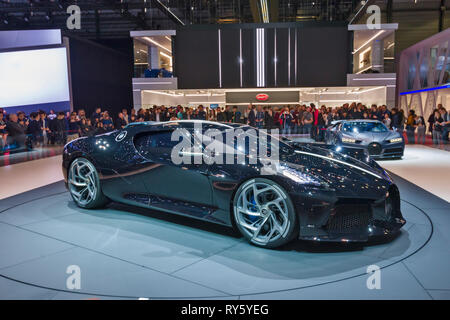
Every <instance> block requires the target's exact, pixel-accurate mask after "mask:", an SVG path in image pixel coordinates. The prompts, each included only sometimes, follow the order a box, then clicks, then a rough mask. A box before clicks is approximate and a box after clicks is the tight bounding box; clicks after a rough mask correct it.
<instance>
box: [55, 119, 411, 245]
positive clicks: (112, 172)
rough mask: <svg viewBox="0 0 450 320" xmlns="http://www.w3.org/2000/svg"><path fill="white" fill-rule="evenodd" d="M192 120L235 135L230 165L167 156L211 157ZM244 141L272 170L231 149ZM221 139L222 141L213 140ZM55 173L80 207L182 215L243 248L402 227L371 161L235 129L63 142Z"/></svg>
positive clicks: (138, 130) (165, 130)
mask: <svg viewBox="0 0 450 320" xmlns="http://www.w3.org/2000/svg"><path fill="white" fill-rule="evenodd" d="M199 124H200V125H201V126H202V130H208V129H213V130H216V132H218V134H219V135H227V134H228V133H230V132H232V133H233V134H234V138H233V140H231V142H230V143H227V144H226V145H224V148H223V149H222V150H224V152H223V155H225V154H226V155H231V157H227V160H229V158H230V159H231V160H232V161H224V162H221V161H212V162H211V161H210V162H208V161H184V162H181V163H178V162H175V161H174V160H173V155H174V154H178V155H183V156H184V157H187V158H188V159H190V158H189V157H196V156H201V157H202V159H205V160H206V159H208V157H213V156H217V154H214V153H211V152H207V151H208V150H207V146H205V142H204V140H202V139H199V136H200V137H202V134H203V133H200V134H199V132H198V130H197V129H196V128H198V125H199ZM177 129H182V130H184V132H186V134H185V137H188V139H191V142H192V143H193V145H195V144H196V143H197V146H198V149H192V148H188V147H183V148H181V149H179V145H180V141H179V139H174V138H173V134H174V132H176V130H177ZM248 137H253V138H255V139H257V143H258V144H256V145H258V146H259V142H261V141H266V142H267V143H268V150H269V153H267V155H269V154H270V155H273V154H272V153H271V152H275V151H274V150H275V148H277V150H278V151H277V153H278V159H277V160H278V161H274V162H273V163H272V164H273V166H271V167H270V168H271V170H268V171H267V170H266V171H265V169H267V162H266V161H265V160H267V159H266V158H264V157H261V156H258V157H256V158H254V157H253V154H254V151H255V149H254V145H251V144H250V143H247V142H245V143H244V144H243V145H242V144H239V143H237V141H238V140H239V139H242V138H243V139H244V141H247V140H245V139H249V138H248ZM261 139H263V140H261ZM221 141H228V140H226V139H216V140H215V142H217V143H219V144H220V143H223V142H221ZM241 141H242V140H241ZM248 141H249V140H248ZM223 144H225V143H223ZM242 146H244V147H242ZM259 148H260V147H259ZM174 150H178V151H174ZM192 150H194V151H195V152H193V151H192ZM219 150H220V149H219ZM258 150H259V149H258ZM62 169H63V174H64V177H65V182H66V186H67V188H68V190H69V192H70V194H71V196H72V198H73V201H74V202H75V203H76V204H77V205H78V206H79V207H81V208H87V209H94V208H101V207H103V206H105V205H106V204H107V203H108V202H110V201H115V202H120V203H125V204H128V205H134V206H140V207H144V208H149V209H156V210H160V211H164V212H167V213H168V214H179V215H183V216H189V217H192V218H196V219H201V220H204V221H209V222H214V223H218V224H222V225H226V226H230V227H235V228H236V229H237V230H239V231H240V232H241V233H242V235H243V236H244V237H245V238H246V239H247V240H248V241H249V242H251V243H252V244H254V245H257V246H261V247H266V248H276V247H279V246H281V245H284V244H286V243H288V242H290V241H291V240H293V239H304V240H313V241H336V242H337V241H339V242H353V241H354V242H366V241H368V240H369V239H371V238H373V237H377V236H381V237H387V236H390V235H395V234H397V233H398V232H399V230H400V228H401V227H402V226H403V225H404V224H405V220H404V218H403V216H402V213H401V211H400V194H399V191H398V188H397V186H396V185H395V184H394V183H393V181H392V180H391V178H390V177H389V175H388V174H387V172H386V171H385V170H383V169H382V168H381V167H380V166H379V165H378V164H376V163H375V161H373V159H370V158H369V157H367V159H365V160H363V161H361V160H357V159H355V158H353V157H350V156H347V155H344V154H341V153H338V152H335V151H334V150H329V149H325V148H319V147H315V146H309V145H301V144H295V145H293V144H289V143H285V142H283V141H280V140H278V139H277V138H276V137H273V136H270V135H267V134H266V135H264V133H263V132H262V131H260V130H257V129H255V128H252V127H249V126H246V125H240V124H228V123H227V124H225V123H218V122H210V121H200V120H184V121H169V122H157V123H148V122H142V123H134V124H129V125H128V126H126V127H125V128H124V129H123V130H116V131H112V132H109V133H106V134H102V135H97V136H91V137H82V138H78V139H76V140H73V141H71V142H70V143H68V144H67V145H66V146H65V147H64V152H63V162H62Z"/></svg>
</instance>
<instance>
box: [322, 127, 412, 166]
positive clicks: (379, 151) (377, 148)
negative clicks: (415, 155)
mask: <svg viewBox="0 0 450 320" xmlns="http://www.w3.org/2000/svg"><path fill="white" fill-rule="evenodd" d="M349 122H351V123H375V124H379V125H382V126H383V127H385V126H384V124H382V122H380V121H377V120H348V121H347V120H341V121H337V122H336V123H333V124H332V125H331V126H329V127H328V128H327V130H326V131H325V141H326V143H327V144H328V145H331V146H334V147H335V150H339V152H342V153H346V154H352V153H364V154H366V155H370V157H372V158H373V159H392V158H401V157H403V153H404V150H405V141H404V140H403V136H402V134H401V133H400V132H398V131H393V130H387V128H386V130H387V131H385V132H344V131H343V124H345V123H349ZM343 138H352V139H355V142H354V143H353V142H345V141H343ZM395 138H401V139H402V140H401V141H400V142H394V143H391V142H390V140H391V139H395Z"/></svg>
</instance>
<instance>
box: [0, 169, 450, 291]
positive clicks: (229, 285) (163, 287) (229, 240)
mask: <svg viewBox="0 0 450 320" xmlns="http://www.w3.org/2000/svg"><path fill="white" fill-rule="evenodd" d="M396 181H397V183H398V184H399V187H400V192H401V195H402V199H403V200H402V211H403V213H404V216H405V218H406V219H407V220H408V223H407V224H406V225H405V227H404V230H403V231H402V233H401V234H400V235H399V236H398V237H397V238H395V239H393V240H392V241H390V242H387V243H378V244H371V245H368V246H364V247H361V246H348V245H331V244H315V243H309V242H301V241H296V242H294V243H292V244H290V245H288V246H287V247H285V248H283V249H282V250H267V249H260V248H256V247H254V246H251V245H249V244H248V243H246V242H245V241H244V240H243V239H242V238H241V237H239V235H238V234H236V233H235V232H234V231H232V230H231V229H228V228H225V227H220V226H215V225H211V224H209V223H203V222H199V221H195V220H191V219H187V218H183V217H178V216H172V215H167V214H165V213H160V212H154V211H149V210H145V209H140V208H133V207H128V206H123V205H119V204H112V205H110V206H109V207H108V208H106V209H102V210H92V211H89V210H83V209H80V208H78V207H76V206H75V205H74V204H73V202H72V201H71V199H70V196H69V194H68V193H67V192H66V191H65V189H64V186H63V184H62V183H55V184H52V185H49V186H46V187H43V188H39V189H36V190H33V191H30V192H26V193H24V194H21V195H17V196H14V197H12V198H8V199H5V200H2V201H1V202H0V211H1V213H0V257H2V259H0V274H1V276H2V277H0V297H1V298H20V299H22V298H23V299H29V298H33V299H66V298H68V299H84V298H100V299H102V298H103V299H105V298H119V299H136V298H140V297H145V298H161V299H165V298H230V299H239V298H241V299H253V298H255V299H256V298H257V299H279V298H282V299H309V298H324V299H344V298H351V299H365V298H367V299H378V298H379V299H430V298H436V299H440V298H446V299H449V298H450V275H449V274H448V270H450V254H449V253H450V251H449V249H448V248H449V246H448V245H449V243H450V242H449V236H448V235H449V231H450V215H449V214H450V204H449V203H448V202H445V201H443V200H441V199H439V198H437V197H434V196H433V195H431V194H429V193H427V192H426V191H425V190H421V189H420V188H418V187H416V186H414V185H412V184H410V183H408V182H406V181H405V180H403V179H401V178H399V177H396ZM425 199H426V200H425ZM71 265H76V266H78V267H79V268H80V270H81V288H80V289H79V290H71V289H68V287H67V284H66V282H67V279H68V277H69V274H67V273H66V270H67V268H68V267H69V266H71ZM369 265H377V266H378V267H380V268H381V289H380V290H376V289H374V290H369V289H368V288H367V286H366V282H367V278H368V276H369V275H368V274H367V273H366V271H367V267H368V266H369Z"/></svg>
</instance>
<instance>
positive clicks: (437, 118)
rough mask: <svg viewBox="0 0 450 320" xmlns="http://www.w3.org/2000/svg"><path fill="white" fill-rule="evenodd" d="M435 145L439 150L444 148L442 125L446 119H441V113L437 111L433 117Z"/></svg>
mask: <svg viewBox="0 0 450 320" xmlns="http://www.w3.org/2000/svg"><path fill="white" fill-rule="evenodd" d="M433 120H434V122H433V144H434V145H436V146H438V147H439V148H440V147H441V146H442V125H441V123H442V122H444V119H442V117H441V113H440V112H439V111H438V110H437V109H436V110H434V116H433Z"/></svg>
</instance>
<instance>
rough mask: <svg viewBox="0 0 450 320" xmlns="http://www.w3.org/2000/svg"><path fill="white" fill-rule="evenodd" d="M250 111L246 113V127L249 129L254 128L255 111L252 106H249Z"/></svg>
mask: <svg viewBox="0 0 450 320" xmlns="http://www.w3.org/2000/svg"><path fill="white" fill-rule="evenodd" d="M250 107H251V110H250V112H249V113H248V125H249V126H251V127H256V110H255V107H254V106H253V105H250Z"/></svg>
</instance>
